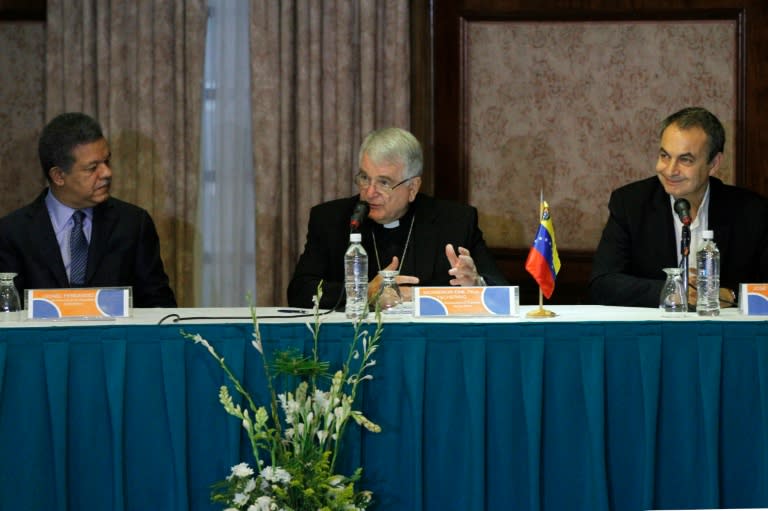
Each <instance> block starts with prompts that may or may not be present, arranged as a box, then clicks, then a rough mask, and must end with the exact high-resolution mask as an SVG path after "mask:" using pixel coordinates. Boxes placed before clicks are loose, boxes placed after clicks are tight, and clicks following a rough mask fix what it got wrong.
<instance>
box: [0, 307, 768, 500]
mask: <svg viewBox="0 0 768 511" xmlns="http://www.w3.org/2000/svg"><path fill="white" fill-rule="evenodd" d="M521 309H522V314H521V315H520V316H519V317H508V318H467V317H449V318H414V317H412V316H410V315H407V314H395V315H391V316H385V317H384V318H383V328H384V330H383V336H382V340H381V346H380V348H379V350H378V351H377V352H376V355H375V359H376V362H377V363H376V365H375V366H374V367H373V368H372V374H373V376H374V378H373V380H372V381H368V382H365V383H364V386H363V387H362V388H363V390H362V392H361V393H360V395H359V396H358V397H359V403H358V405H359V408H360V409H362V411H363V412H364V413H365V415H366V416H367V417H369V418H370V419H371V420H373V421H374V422H376V423H378V424H379V425H380V426H381V427H382V431H381V432H380V433H370V432H367V431H361V430H360V429H359V428H358V427H357V426H356V425H354V424H352V425H351V426H350V427H349V428H348V430H347V435H348V436H347V438H346V441H345V444H344V450H343V455H342V459H341V465H340V467H339V468H340V470H342V471H351V470H352V469H354V468H355V467H357V466H362V467H363V469H364V473H363V478H362V480H361V481H360V483H359V486H360V487H361V488H365V489H369V490H372V491H373V493H374V499H375V502H376V504H375V506H374V507H372V508H371V509H374V510H382V511H383V510H386V511H389V510H414V511H438V510H439V511H446V510H461V511H466V510H470V511H475V510H478V511H481V510H494V511H495V510H547V511H555V510H557V511H562V510H568V511H574V510H575V511H579V510H584V511H587V510H589V511H600V510H617V511H633V510H645V509H686V508H688V509H690V508H748V507H768V322H767V320H768V317H766V316H763V317H759V316H754V317H753V316H750V317H746V316H742V315H740V314H739V313H738V311H736V310H724V311H723V312H722V314H721V315H720V316H719V317H716V318H706V319H702V318H699V317H697V316H696V315H695V314H687V315H684V317H682V318H680V319H668V318H664V317H662V316H661V313H660V311H658V310H655V309H637V308H623V307H601V306H552V307H549V309H550V310H553V311H554V312H556V313H557V316H556V317H554V318H549V319H529V318H527V317H526V316H525V313H526V312H527V311H529V310H531V309H532V307H521ZM256 312H257V315H258V316H259V318H260V320H259V329H260V332H261V336H262V339H263V342H264V345H265V347H266V349H267V351H270V350H275V349H283V348H288V347H294V348H298V349H300V350H304V351H305V352H306V353H309V352H310V351H311V349H312V335H311V332H310V329H309V328H308V325H311V324H312V321H313V319H312V317H309V316H303V315H298V314H294V313H285V312H280V311H279V310H278V309H275V308H259V309H257V311H256ZM173 314H175V316H169V315H173ZM249 318H250V314H249V311H248V309H245V308H237V309H141V310H135V311H134V314H133V316H132V317H131V318H125V319H117V320H111V321H67V322H55V323H54V322H39V321H23V322H6V323H2V324H0V510H89V511H90V510H142V511H146V510H164V511H166V510H169V511H170V510H173V511H175V510H179V511H180V510H213V509H220V507H218V506H214V505H213V504H212V503H211V502H210V500H209V498H210V490H211V488H210V485H211V484H212V483H214V482H215V481H218V480H221V479H223V478H224V477H225V476H226V475H227V474H229V470H230V467H231V466H233V465H235V464H237V463H239V462H240V461H242V460H244V459H246V458H247V456H248V454H249V449H250V447H249V444H248V441H247V438H245V437H244V435H243V432H242V428H241V425H240V423H239V421H238V420H237V419H235V418H233V417H231V416H229V415H227V414H226V413H225V412H224V410H223V409H222V407H221V405H220V404H219V402H218V389H219V387H220V385H222V384H223V383H225V381H226V380H225V375H224V373H223V371H222V370H221V368H220V367H219V366H218V364H217V363H216V361H215V360H214V359H213V358H212V357H211V356H210V355H209V354H208V352H207V350H206V349H204V347H203V346H201V345H197V344H194V343H193V342H191V341H190V340H189V339H187V338H185V337H184V336H182V334H181V332H182V331H184V332H187V333H191V334H200V335H202V336H203V337H204V338H206V339H207V340H208V341H209V342H211V344H212V345H213V346H214V347H215V348H216V350H217V351H218V352H219V353H220V354H222V355H223V356H224V357H225V360H226V361H227V363H228V364H229V366H230V367H231V368H232V369H233V371H234V372H235V374H236V375H238V377H239V378H241V380H242V381H243V382H244V384H245V386H246V388H248V389H249V390H251V391H252V393H253V394H254V396H255V397H256V398H257V400H261V402H264V399H265V398H266V393H265V386H264V378H263V373H262V370H261V367H262V366H261V360H260V358H259V354H258V352H257V351H256V350H255V349H254V347H253V346H252V345H251V341H252V333H253V324H252V323H251V321H250V319H249ZM369 321H370V323H368V324H365V325H363V328H367V329H369V330H370V331H373V329H374V328H375V324H374V322H373V316H371V319H370V320H369ZM161 322H162V324H160V323H161ZM321 325H322V326H321V334H320V343H319V350H320V356H321V358H324V359H327V360H329V361H331V363H332V368H333V367H337V366H338V365H339V364H340V362H341V361H342V360H343V358H344V357H345V356H346V354H347V349H348V347H349V343H350V341H351V339H352V333H353V324H352V323H351V322H350V321H349V320H347V319H346V318H345V317H344V316H343V314H340V313H335V312H334V313H329V314H327V315H323V316H321Z"/></svg>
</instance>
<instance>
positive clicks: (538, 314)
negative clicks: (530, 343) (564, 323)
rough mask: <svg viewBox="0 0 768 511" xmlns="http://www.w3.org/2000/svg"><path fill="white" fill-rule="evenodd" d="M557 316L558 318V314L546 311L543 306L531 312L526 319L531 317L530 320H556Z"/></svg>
mask: <svg viewBox="0 0 768 511" xmlns="http://www.w3.org/2000/svg"><path fill="white" fill-rule="evenodd" d="M555 316H557V314H555V313H554V312H552V311H549V310H547V309H545V308H544V307H542V306H539V308H538V309H536V310H532V311H531V312H529V313H528V314H526V317H529V318H554V317H555Z"/></svg>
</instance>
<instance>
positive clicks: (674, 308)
mask: <svg viewBox="0 0 768 511" xmlns="http://www.w3.org/2000/svg"><path fill="white" fill-rule="evenodd" d="M663 270H664V273H666V274H667V280H666V281H665V282H664V287H662V288H661V295H660V296H659V308H660V309H661V310H662V312H663V313H664V314H663V315H664V316H667V317H679V316H681V315H682V313H685V312H688V293H687V290H686V289H685V286H684V284H683V273H682V272H683V270H682V269H680V268H664V269H663Z"/></svg>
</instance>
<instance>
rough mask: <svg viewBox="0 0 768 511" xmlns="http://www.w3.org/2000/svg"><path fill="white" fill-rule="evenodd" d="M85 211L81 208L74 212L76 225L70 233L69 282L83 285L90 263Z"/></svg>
mask: <svg viewBox="0 0 768 511" xmlns="http://www.w3.org/2000/svg"><path fill="white" fill-rule="evenodd" d="M84 218H85V213H83V212H82V211H80V210H77V211H75V212H74V213H73V214H72V220H74V222H75V225H74V226H72V232H71V233H70V235H69V257H70V266H69V284H70V285H72V286H82V285H83V284H85V266H86V264H87V263H88V240H86V239H85V232H83V219H84Z"/></svg>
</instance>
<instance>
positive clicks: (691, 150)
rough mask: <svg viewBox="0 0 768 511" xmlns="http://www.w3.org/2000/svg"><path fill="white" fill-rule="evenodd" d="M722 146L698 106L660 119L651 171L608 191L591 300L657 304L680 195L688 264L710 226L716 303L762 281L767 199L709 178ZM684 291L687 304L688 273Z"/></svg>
mask: <svg viewBox="0 0 768 511" xmlns="http://www.w3.org/2000/svg"><path fill="white" fill-rule="evenodd" d="M724 144H725V131H724V130H723V126H722V124H721V123H720V121H719V120H718V119H717V117H715V116H714V115H713V114H711V113H710V112H708V111H707V110H705V109H703V108H697V107H692V108H685V109H683V110H681V111H679V112H676V113H674V114H672V115H671V116H669V117H668V118H667V119H665V120H664V122H663V123H662V129H661V143H660V148H659V156H658V160H657V162H656V174H657V175H656V176H655V177H651V178H648V179H644V180H642V181H637V182H635V183H631V184H628V185H626V186H623V187H621V188H619V189H617V190H615V191H614V192H613V193H612V194H611V198H610V202H609V204H608V209H609V213H610V214H609V218H608V222H607V223H606V226H605V229H604V230H603V235H602V238H601V239H600V244H599V245H598V247H597V252H596V254H595V258H594V262H593V267H592V277H591V279H590V293H591V296H592V300H593V301H594V302H595V303H598V304H604V305H628V306H641V307H658V306H659V295H660V293H661V288H662V286H663V285H664V280H665V275H664V273H663V271H662V268H669V267H677V266H679V263H680V257H682V256H680V237H681V230H682V222H681V220H680V219H679V217H678V215H677V214H676V213H675V212H674V209H673V204H674V201H675V200H676V199H680V198H683V199H687V200H688V202H689V203H690V206H691V209H690V213H691V218H692V219H693V222H692V223H691V225H690V229H691V244H690V246H691V251H690V256H689V265H690V268H691V269H693V268H695V266H696V251H697V248H698V245H699V244H700V243H699V240H700V239H701V233H702V231H703V230H712V231H714V240H715V243H716V244H717V246H718V248H719V250H720V261H721V263H720V286H721V287H720V299H721V304H720V305H721V306H723V307H727V306H730V305H733V304H734V303H735V302H736V293H737V291H738V285H739V284H740V283H746V282H768V200H766V199H765V198H764V197H761V196H759V195H757V194H755V193H753V192H750V191H748V190H744V189H742V188H737V187H735V186H729V185H726V184H723V182H722V181H720V180H719V179H717V178H715V177H712V175H713V174H714V173H715V172H716V171H717V170H718V168H720V165H721V162H722V158H723V147H724ZM688 295H689V296H688V300H689V303H692V304H695V303H696V290H695V274H693V273H692V275H691V282H690V285H689V290H688Z"/></svg>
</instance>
